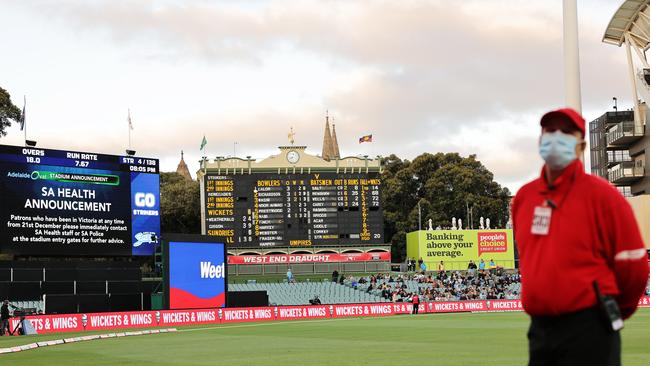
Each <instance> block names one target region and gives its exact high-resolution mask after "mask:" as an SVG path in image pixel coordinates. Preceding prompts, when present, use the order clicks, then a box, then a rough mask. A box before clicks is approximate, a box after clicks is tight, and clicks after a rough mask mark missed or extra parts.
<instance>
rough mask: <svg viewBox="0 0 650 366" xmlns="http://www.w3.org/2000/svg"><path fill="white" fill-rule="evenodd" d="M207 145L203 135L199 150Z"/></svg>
mask: <svg viewBox="0 0 650 366" xmlns="http://www.w3.org/2000/svg"><path fill="white" fill-rule="evenodd" d="M207 144H208V140H206V139H205V135H203V140H202V141H201V148H200V149H199V150H203V148H204V147H205V145H207Z"/></svg>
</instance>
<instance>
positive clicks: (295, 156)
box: [287, 150, 300, 164]
mask: <svg viewBox="0 0 650 366" xmlns="http://www.w3.org/2000/svg"><path fill="white" fill-rule="evenodd" d="M299 160H300V154H299V153H298V152H297V151H295V150H291V151H289V152H288V153H287V161H288V162H290V163H291V164H296V163H297V162H298V161H299Z"/></svg>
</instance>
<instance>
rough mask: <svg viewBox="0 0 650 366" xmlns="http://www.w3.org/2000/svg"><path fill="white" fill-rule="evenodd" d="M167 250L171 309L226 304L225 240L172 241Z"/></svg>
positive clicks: (213, 306)
mask: <svg viewBox="0 0 650 366" xmlns="http://www.w3.org/2000/svg"><path fill="white" fill-rule="evenodd" d="M168 250H169V255H168V261H169V262H168V263H169V272H168V280H169V287H168V288H169V291H168V292H169V308H170V309H198V308H218V307H225V306H226V290H227V289H226V281H227V280H226V272H227V268H226V267H227V259H226V254H225V245H224V244H222V243H204V242H189V241H188V242H185V241H169V244H168Z"/></svg>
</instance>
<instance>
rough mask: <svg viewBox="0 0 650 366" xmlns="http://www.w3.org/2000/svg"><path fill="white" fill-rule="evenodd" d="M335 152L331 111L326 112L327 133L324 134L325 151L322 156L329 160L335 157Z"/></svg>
mask: <svg viewBox="0 0 650 366" xmlns="http://www.w3.org/2000/svg"><path fill="white" fill-rule="evenodd" d="M333 155H334V152H333V151H332V134H331V132H330V116H329V112H325V135H324V136H323V152H322V154H321V156H322V157H323V159H325V160H327V161H329V160H331V159H332V158H333Z"/></svg>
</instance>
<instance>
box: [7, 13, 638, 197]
mask: <svg viewBox="0 0 650 366" xmlns="http://www.w3.org/2000/svg"><path fill="white" fill-rule="evenodd" d="M578 2H579V9H578V17H579V27H580V28H579V32H580V57H581V78H582V98H583V112H584V115H585V117H586V118H587V120H591V119H594V118H596V117H598V116H599V115H601V114H602V113H603V112H604V111H605V110H607V109H610V108H611V106H612V97H613V96H617V97H618V98H619V107H620V108H621V109H623V108H629V106H630V100H631V98H630V94H631V93H630V86H629V84H628V79H627V69H626V60H625V51H624V49H623V48H619V47H615V46H612V45H606V44H604V43H602V42H601V39H602V36H603V32H604V31H605V28H606V27H607V24H608V22H609V20H610V18H611V17H612V15H613V14H614V12H615V11H616V9H617V8H618V6H620V4H621V3H622V1H616V0H610V1H605V0H602V1H599V0H589V1H586V0H585V1H578ZM0 9H1V10H0V34H1V35H2V47H1V48H0V86H1V87H3V88H5V89H7V90H8V91H9V93H10V94H11V95H12V99H13V101H14V103H15V104H16V105H18V106H20V107H22V97H23V95H24V94H26V95H27V116H28V117H27V119H28V133H29V137H30V138H32V139H35V140H37V141H38V143H39V146H40V147H45V148H53V149H71V150H72V149H74V150H82V151H96V152H103V153H110V154H122V152H123V151H124V149H125V148H126V146H127V144H128V127H127V122H126V119H127V109H128V108H130V109H131V115H132V120H133V123H134V127H135V129H134V130H133V132H132V144H133V148H134V149H135V150H137V151H138V155H143V156H151V157H158V158H160V160H161V168H162V170H163V171H172V170H175V168H176V164H177V163H178V161H179V155H180V151H181V150H184V151H185V157H186V161H187V163H188V165H189V167H190V170H191V171H192V173H193V174H194V172H195V171H196V170H197V169H198V160H199V158H200V156H201V153H200V151H199V145H200V142H201V139H202V137H203V134H205V135H206V138H207V140H208V145H207V148H206V153H207V155H208V156H209V157H211V158H213V157H214V156H218V155H222V156H223V155H232V154H233V144H234V142H237V143H238V144H237V155H238V156H246V155H251V156H253V157H254V158H258V159H262V158H265V157H267V156H269V155H271V154H274V153H276V151H277V149H276V147H277V146H279V145H284V144H286V143H287V133H288V131H289V128H290V127H291V126H293V128H294V130H295V132H296V143H297V144H304V145H307V146H308V147H309V148H308V151H309V152H312V153H320V150H321V144H322V139H323V125H324V116H325V111H326V110H329V113H330V115H331V116H332V117H333V118H334V123H335V124H336V130H337V134H338V137H339V145H340V147H341V153H342V155H344V156H348V155H358V154H369V155H372V156H375V155H388V154H390V153H395V154H397V155H398V156H400V157H402V158H409V159H412V158H413V157H415V156H417V155H419V154H421V153H423V152H431V153H435V152H440V151H442V152H459V153H461V154H463V155H469V154H477V155H478V158H479V159H480V160H481V161H482V162H483V163H484V164H485V165H486V166H487V167H488V168H489V169H490V170H491V171H492V172H494V174H495V178H496V180H497V181H498V182H499V183H501V184H502V185H504V186H507V187H508V188H510V189H511V190H512V191H513V192H515V191H516V190H517V189H518V188H519V187H520V186H521V185H522V183H524V182H525V181H527V180H529V179H531V178H532V177H534V176H536V175H537V174H538V172H539V169H540V166H541V159H540V158H539V157H538V155H537V137H538V135H539V127H538V121H539V117H540V116H541V114H542V113H543V112H544V111H546V110H549V109H554V108H557V107H561V106H562V105H563V101H564V92H563V90H564V87H563V69H562V1H561V0H548V1H530V0H522V1H515V0H476V1H472V0H469V1H455V0H454V1H452V0H446V1H408V0H394V1H350V0H341V1H309V0H298V1H288V0H282V1H171V0H169V1H137V0H131V1H119V0H107V1H100V0H98V1H81V0H80V1H11V0H0ZM8 132H9V135H8V136H7V137H5V138H2V139H0V143H2V144H12V145H21V144H22V143H23V135H22V132H21V131H20V130H19V127H17V126H14V127H12V128H11V129H10V130H9V131H8ZM370 133H372V134H373V138H374V142H373V143H372V144H363V145H359V144H358V138H359V137H360V136H362V135H365V134H370Z"/></svg>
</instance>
